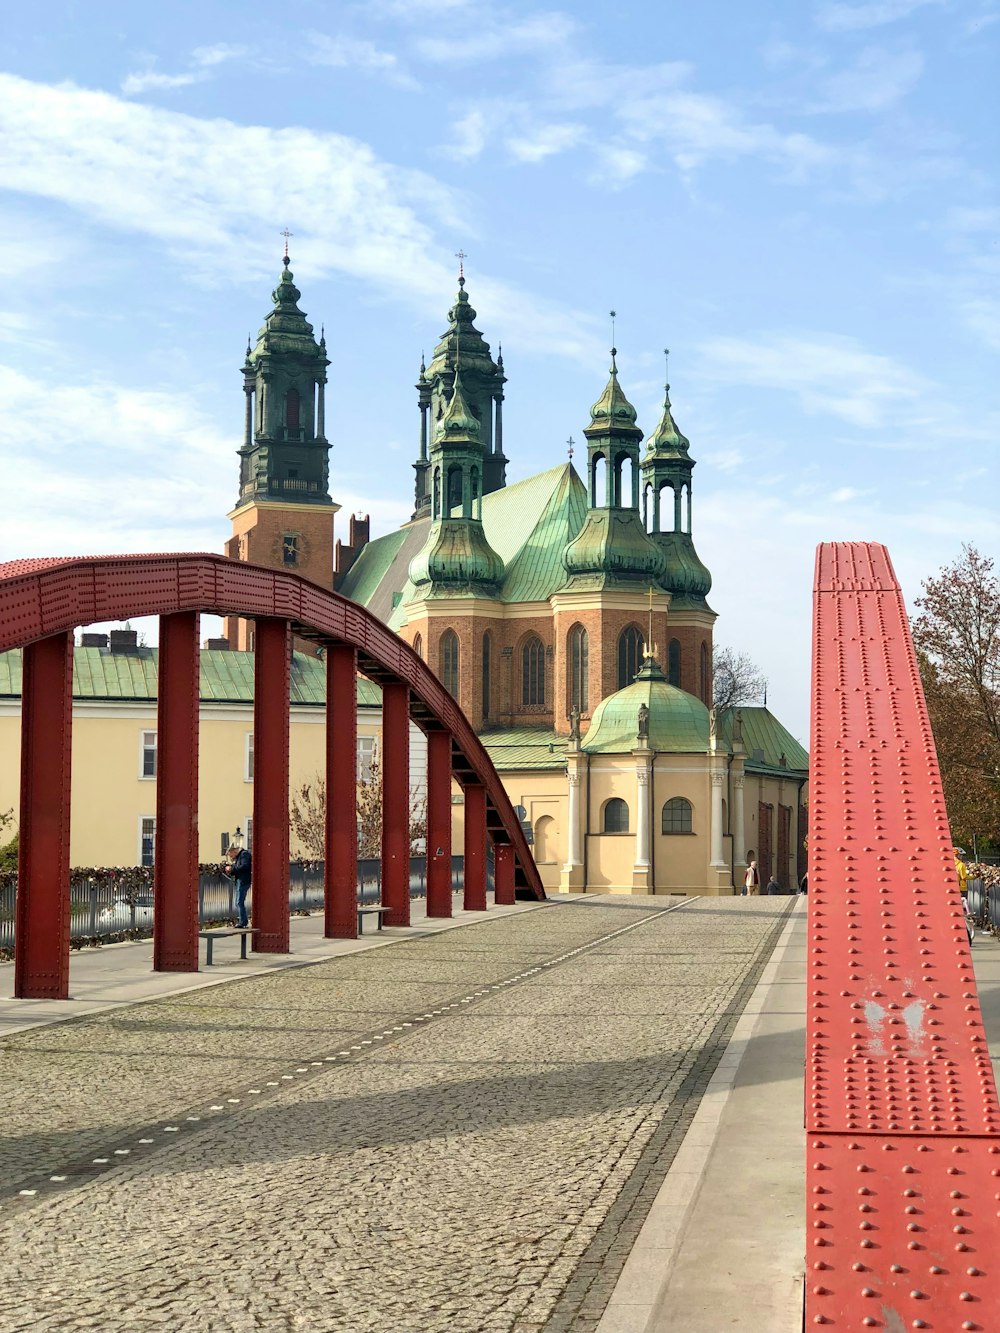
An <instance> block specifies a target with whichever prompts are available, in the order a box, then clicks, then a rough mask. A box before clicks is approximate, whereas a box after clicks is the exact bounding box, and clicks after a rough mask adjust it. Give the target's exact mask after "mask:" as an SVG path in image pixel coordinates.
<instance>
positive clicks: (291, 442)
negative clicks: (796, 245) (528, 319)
mask: <svg viewBox="0 0 1000 1333" xmlns="http://www.w3.org/2000/svg"><path fill="white" fill-rule="evenodd" d="M299 300H300V292H299V290H298V288H297V287H296V286H295V284H294V281H293V277H292V273H291V269H290V263H289V260H288V258H287V256H286V259H285V262H284V265H283V269H282V272H281V275H280V279H279V282H278V285H277V287H276V289H275V292H274V294H273V306H272V309H271V311H270V312H269V313H268V315H267V317H266V318H265V321H264V324H263V326H262V328H261V330H260V332H259V334H258V336H257V340H256V343H255V345H252V346H250V345H248V347H247V352H246V358H245V361H244V366H243V388H244V394H245V413H244V431H243V439H242V444H241V447H240V448H239V450H238V455H239V459H240V464H239V491H238V498H237V503H236V505H235V507H234V509H233V510H232V511H231V513H230V515H229V518H230V520H231V523H232V536H231V538H230V539H229V541H228V542H227V543H226V554H227V555H229V556H230V557H231V558H233V559H237V560H246V561H249V562H251V563H255V564H261V565H266V566H270V567H272V568H284V569H291V570H294V571H295V572H296V573H299V574H301V575H303V576H305V577H307V578H310V579H312V580H314V581H315V582H317V583H319V584H321V585H322V586H324V587H327V588H330V587H332V588H335V589H336V590H337V591H338V592H340V593H341V594H342V595H344V596H347V597H349V598H351V599H352V600H355V601H357V602H359V603H361V604H363V605H364V606H366V607H367V608H368V609H369V610H370V611H372V612H374V613H375V614H376V615H377V616H379V617H380V618H381V619H382V620H384V621H385V622H386V623H387V624H389V625H390V627H391V628H393V629H394V630H396V631H397V632H398V633H399V634H401V635H402V636H403V637H404V638H405V639H407V641H408V642H409V643H410V644H411V645H412V646H413V647H414V648H415V650H416V651H417V652H419V653H420V655H421V656H423V657H424V659H425V660H426V661H427V662H428V664H429V665H430V666H431V667H432V669H433V670H435V671H436V672H437V674H438V675H439V676H440V678H441V679H442V681H443V683H444V684H445V685H446V687H447V688H448V689H449V690H450V691H451V692H452V693H453V694H454V695H455V697H456V698H457V699H458V701H459V702H460V704H461V705H462V708H463V709H464V711H465V712H466V714H467V716H468V717H469V718H470V720H471V721H472V723H473V725H474V726H475V728H476V730H477V731H478V732H479V734H480V736H481V739H482V740H483V742H484V744H485V745H486V747H487V748H488V750H489V752H490V754H491V757H492V758H493V760H494V763H495V764H496V767H497V769H498V771H499V772H500V774H501V776H502V778H503V780H504V783H505V786H506V787H507V790H508V792H509V794H510V797H511V800H512V802H513V803H514V804H515V805H516V806H520V807H522V811H523V819H524V822H525V824H526V826H527V827H529V828H530V830H531V833H532V835H533V839H534V853H535V858H536V861H537V862H538V865H539V869H540V872H541V875H542V879H543V882H544V884H545V886H546V889H547V890H548V891H549V892H572V893H578V892H585V891H587V890H591V891H595V892H609V891H610V892H618V893H688V894H690V893H711V894H731V893H733V892H734V891H736V892H738V891H739V888H740V887H741V886H742V884H743V876H744V871H745V867H746V862H747V859H748V857H749V856H751V855H752V856H753V857H754V858H755V859H756V860H757V862H758V865H759V869H760V874H761V883H762V885H763V883H764V882H765V881H766V879H767V877H768V876H769V875H770V874H771V873H773V874H774V875H775V877H776V878H777V880H778V882H779V884H781V886H782V887H783V888H785V889H789V888H793V887H794V886H795V885H796V883H797V881H798V878H799V876H800V875H801V873H802V871H803V870H804V868H805V865H804V851H803V841H804V835H805V816H804V804H805V797H806V789H807V779H808V772H807V765H808V757H807V755H806V752H805V751H804V750H803V749H802V747H801V746H800V745H799V744H798V742H797V741H796V740H795V739H794V738H793V737H792V736H791V735H790V734H789V733H788V732H787V731H786V729H785V728H784V727H783V726H782V725H781V723H780V722H779V721H778V720H777V718H775V717H774V716H773V714H771V713H770V712H769V711H768V710H767V708H766V707H758V706H754V707H743V708H742V709H741V710H738V711H737V710H726V711H723V712H717V711H716V710H715V709H713V708H712V707H711V703H712V641H713V633H714V624H715V620H716V615H715V612H714V611H712V609H711V607H710V606H709V604H708V601H707V595H708V593H709V591H710V589H711V586H712V577H711V575H710V574H709V571H708V570H707V569H706V568H705V566H704V564H703V563H702V562H701V560H700V559H699V557H698V555H697V553H696V551H695V547H694V541H693V536H692V499H691V490H692V472H693V468H694V466H695V463H694V460H693V458H692V457H691V455H690V447H689V441H688V440H687V439H686V438H685V436H684V435H683V434H682V433H681V432H680V430H679V429H678V427H677V425H676V422H675V421H674V417H673V409H672V406H671V402H670V396H669V386H667V388H666V390H665V394H664V406H663V412H662V416H661V419H660V421H659V423H658V426H657V428H656V430H655V431H654V432H653V433H652V434H651V435H650V436H649V437H648V439H646V441H645V449H643V438H644V437H643V432H642V430H641V429H640V428H639V427H638V425H637V423H636V413H635V409H634V408H633V407H632V405H631V404H630V403H629V401H628V399H627V397H626V395H625V392H624V390H623V389H622V387H621V384H620V382H619V372H618V365H617V352H616V351H615V350H614V349H612V352H611V365H610V371H609V373H608V379H607V383H606V386H605V388H604V390H603V392H602V393H601V394H600V396H599V397H598V399H597V401H596V402H595V403H594V405H593V407H592V408H591V409H590V412H589V422H588V424H587V425H586V426H585V428H584V436H585V439H586V467H585V470H584V475H583V476H581V475H580V473H578V472H577V470H576V468H575V467H574V466H573V463H572V461H568V462H566V463H563V464H561V465H560V466H558V467H554V468H549V469H548V470H546V471H543V472H541V473H539V474H536V475H535V476H532V477H528V478H526V479H524V480H520V481H516V482H512V483H511V484H508V483H507V480H506V470H507V457H506V455H505V453H504V438H503V417H502V404H503V401H504V389H505V386H506V384H507V380H506V376H505V374H504V368H503V361H502V358H500V357H498V358H497V359H496V360H494V358H493V357H492V355H491V353H490V348H489V344H488V343H487V342H486V341H485V339H484V338H483V336H482V334H481V333H480V332H479V331H478V329H477V328H476V327H475V324H474V320H475V319H476V312H475V311H474V310H473V309H472V306H471V304H470V302H469V297H468V294H467V292H466V290H465V280H464V276H462V277H460V278H459V290H458V294H457V296H456V299H455V301H454V303H453V305H452V308H451V309H450V310H449V313H448V327H447V329H446V330H445V332H444V334H443V335H442V337H441V340H440V342H439V343H438V345H437V347H436V348H435V351H434V354H433V356H432V358H431V361H430V363H429V365H426V366H425V365H423V364H421V368H420V374H419V377H418V381H417V385H416V389H417V396H418V408H419V414H420V441H419V452H418V456H417V459H416V461H415V463H414V465H413V466H414V474H415V485H414V510H413V514H412V517H411V519H410V521H409V522H408V523H406V524H405V525H404V526H403V527H402V528H400V529H398V530H397V531H395V532H391V533H389V534H387V535H386V536H383V537H380V538H377V539H376V540H374V541H371V540H369V536H368V521H367V519H365V520H358V519H356V518H352V519H351V520H350V526H349V533H348V541H347V542H346V543H345V542H343V541H341V540H338V541H336V542H335V541H334V522H335V515H336V513H337V511H338V509H339V505H337V504H336V503H335V501H334V499H333V497H332V495H331V487H330V468H329V456H330V444H329V442H328V441H327V439H326V433H325V409H324V395H325V384H326V368H327V366H328V365H329V362H328V360H327V357H326V348H325V343H324V340H323V339H322V337H321V338H320V339H319V341H317V340H316V339H315V336H314V333H313V329H312V325H311V324H310V323H309V322H308V320H307V319H306V317H305V315H304V313H303V312H302V310H301V309H300V307H299V304H298V302H299ZM400 482H401V484H402V478H401V479H400ZM297 646H298V645H297ZM301 647H302V648H303V649H304V650H305V651H302V652H296V653H295V654H294V656H293V672H292V696H291V701H290V713H291V727H290V733H291V765H292V768H291V785H292V790H293V791H295V790H297V788H298V787H299V786H301V785H302V783H304V782H309V781H311V780H313V779H314V777H315V775H316V774H317V773H319V772H320V771H321V770H322V766H323V748H324V735H325V725H324V723H325V718H324V706H323V700H324V684H323V681H324V665H323V662H322V660H321V659H320V658H318V657H317V656H316V655H315V652H314V650H313V649H311V648H310V647H309V645H301ZM74 656H75V662H74V735H73V771H74V807H73V810H72V820H71V830H72V831H71V843H72V847H71V859H72V861H73V863H74V864H75V865H128V864H138V863H146V864H149V863H150V862H151V860H152V857H153V855H154V854H155V819H154V815H153V812H154V811H155V781H156V779H155V765H156V730H155V728H156V707H155V697H156V656H157V654H156V649H155V648H146V647H143V646H141V645H140V644H139V643H138V642H137V641H136V637H135V635H134V633H132V632H130V631H129V630H120V631H116V632H113V633H112V634H111V636H110V638H106V637H105V636H98V635H94V634H86V633H85V634H84V635H82V636H81V643H80V645H79V646H78V647H77V648H76V650H75V654H74ZM19 672H20V660H19V654H17V653H9V654H6V655H3V656H0V756H3V762H2V764H0V810H5V809H8V808H10V807H14V809H15V810H16V808H17V781H18V778H17V773H18V764H17V753H18V743H19V733H18V726H19V721H18V713H19V696H20V677H19ZM201 677H202V703H201V723H200V755H201V779H200V782H201V791H200V803H201V804H200V821H199V822H200V830H201V835H200V838H201V846H200V858H201V859H202V860H203V861H214V860H218V859H219V857H220V854H221V849H222V846H223V843H224V841H225V839H226V838H228V837H229V836H230V835H231V834H232V833H233V832H234V831H235V830H236V828H237V827H240V828H242V829H244V830H246V829H247V825H248V821H249V819H250V816H251V806H252V785H251V784H252V777H253V702H252V688H253V625H252V622H251V623H249V624H248V623H246V622H240V621H232V622H227V624H226V627H225V637H224V638H222V639H213V640H209V641H208V642H207V643H206V646H205V648H204V649H203V651H202V657H201ZM380 730H381V710H380V696H379V691H378V689H377V687H376V686H374V685H373V684H371V683H370V682H368V681H366V680H364V679H363V678H361V679H359V683H358V735H359V752H360V753H359V759H360V762H361V766H362V767H363V766H364V765H365V764H366V763H367V762H368V761H370V759H371V757H372V755H373V754H374V753H375V752H377V748H378V737H379V734H380ZM411 755H412V757H411V778H412V780H413V781H414V782H415V783H417V784H418V785H419V783H420V782H421V781H422V776H423V772H424V768H423V746H422V737H421V736H420V733H419V731H418V730H417V729H416V728H414V727H412V726H411ZM453 800H454V805H453V811H454V819H455V829H454V836H455V838H456V839H460V838H461V834H462V810H461V804H460V802H461V797H460V795H459V793H458V789H457V788H456V794H455V796H454V798H453ZM455 845H456V846H459V847H460V846H461V842H460V841H456V843H455ZM294 850H295V849H294V847H293V852H294Z"/></svg>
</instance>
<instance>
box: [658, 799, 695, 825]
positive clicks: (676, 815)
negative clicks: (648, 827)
mask: <svg viewBox="0 0 1000 1333" xmlns="http://www.w3.org/2000/svg"><path fill="white" fill-rule="evenodd" d="M660 827H661V830H662V832H664V833H691V832H693V829H692V828H691V802H690V801H685V799H684V797H683V796H675V797H674V798H673V800H671V801H668V802H667V803H666V805H665V806H664V807H663V815H662V819H661V825H660Z"/></svg>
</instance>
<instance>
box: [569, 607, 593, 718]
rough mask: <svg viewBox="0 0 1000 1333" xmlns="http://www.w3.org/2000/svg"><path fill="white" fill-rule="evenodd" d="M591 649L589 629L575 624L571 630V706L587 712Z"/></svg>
mask: <svg viewBox="0 0 1000 1333" xmlns="http://www.w3.org/2000/svg"><path fill="white" fill-rule="evenodd" d="M589 651H590V648H589V643H588V636H587V631H586V630H585V629H584V628H583V626H582V625H574V626H573V628H572V629H571V630H570V632H569V706H570V708H578V709H579V710H580V712H581V713H586V712H587V696H588V693H589V691H588V685H589V681H588V671H589V663H588V660H587V659H588V655H589Z"/></svg>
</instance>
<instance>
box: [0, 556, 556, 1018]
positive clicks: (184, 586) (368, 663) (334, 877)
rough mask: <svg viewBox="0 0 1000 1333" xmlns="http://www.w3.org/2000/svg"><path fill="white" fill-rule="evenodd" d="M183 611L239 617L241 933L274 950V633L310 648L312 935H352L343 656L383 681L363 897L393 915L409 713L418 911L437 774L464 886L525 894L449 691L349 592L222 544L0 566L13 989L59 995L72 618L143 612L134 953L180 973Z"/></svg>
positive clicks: (404, 813)
mask: <svg viewBox="0 0 1000 1333" xmlns="http://www.w3.org/2000/svg"><path fill="white" fill-rule="evenodd" d="M202 612H208V613H213V614H216V615H222V616H240V617H245V618H247V619H252V620H254V622H255V658H254V662H255V665H254V673H255V678H254V773H255V780H254V798H253V801H254V804H253V810H254V823H253V851H254V924H255V925H256V926H258V927H259V934H257V935H255V936H254V937H253V938H254V948H255V949H257V950H259V951H261V952H272V953H285V952H287V951H288V946H289V914H288V854H289V835H288V797H289V791H288V786H289V778H288V738H289V708H288V699H289V682H290V669H291V651H290V649H291V639H292V636H293V635H295V636H299V637H302V638H308V639H312V640H314V641H316V642H318V643H321V644H323V645H324V647H325V649H326V653H325V656H326V662H327V735H326V784H327V826H326V882H325V923H324V929H325V934H326V935H327V936H328V937H335V938H353V937H354V936H355V935H356V934H357V913H356V910H355V904H356V885H357V821H356V813H355V810H356V771H357V712H356V709H357V704H356V687H355V678H356V674H357V672H358V671H361V672H362V673H363V674H364V675H366V676H368V677H369V678H370V679H372V680H374V681H376V682H377V683H378V684H379V685H380V686H381V687H382V695H383V713H382V719H383V731H382V734H383V827H382V885H383V889H382V901H383V902H384V903H385V904H386V905H387V906H388V907H389V908H390V912H389V914H388V915H387V917H386V920H387V921H388V922H389V924H390V925H409V921H410V894H409V880H410V852H409V844H410V838H409V725H408V722H409V719H410V718H412V719H413V721H414V722H415V723H416V724H417V725H418V726H419V727H420V728H421V729H422V730H423V731H424V732H425V734H426V736H427V911H428V915H430V916H450V915H451V783H452V778H453V777H454V778H455V779H456V780H457V781H458V782H459V783H460V784H461V786H462V787H463V789H464V793H465V847H464V851H465V897H464V905H465V907H466V908H469V909H473V910H475V909H479V910H484V909H485V907H486V841H487V838H489V839H490V840H491V841H492V844H493V850H494V883H495V901H496V902H497V903H500V904H503V903H512V902H514V901H515V897H516V894H517V892H518V890H520V891H521V894H522V896H529V897H534V898H537V899H544V897H545V892H544V889H543V888H542V884H541V880H540V878H539V875H538V870H537V868H536V866H535V863H534V860H533V859H532V856H531V853H530V851H529V850H528V846H527V843H526V841H525V838H524V834H523V831H522V829H521V824H520V821H519V820H518V818H517V816H516V814H515V813H514V810H513V807H512V806H511V803H510V800H509V798H508V797H507V793H506V791H505V790H504V787H503V784H502V783H501V781H500V778H499V775H498V774H497V772H496V769H495V768H494V767H493V763H492V761H491V759H490V758H489V755H488V754H487V753H486V751H485V749H484V748H483V746H482V744H481V743H480V741H479V739H478V737H477V736H476V733H475V732H474V731H473V729H472V727H471V726H470V724H469V722H468V721H467V719H466V717H465V715H464V714H463V713H462V711H461V709H460V708H459V706H458V704H457V703H456V701H455V700H454V699H453V698H452V696H451V695H450V694H449V693H448V691H447V690H446V689H445V688H444V686H443V685H442V684H441V682H440V681H439V680H438V678H437V677H436V676H435V675H434V673H433V672H432V671H431V670H430V668H429V667H428V666H427V665H426V663H425V662H423V661H422V660H421V658H420V657H419V656H418V655H417V654H416V653H415V652H414V651H413V650H412V649H411V648H410V647H409V645H408V644H406V643H404V642H403V640H402V639H400V638H399V637H398V635H396V634H394V633H393V632H392V631H391V630H389V629H388V628H387V627H386V626H385V625H384V624H382V622H381V621H379V620H377V619H376V618H375V617H374V616H372V615H371V614H370V613H369V612H368V611H366V610H365V609H364V608H363V607H360V606H358V605H357V604H356V603H354V602H351V601H348V600H347V599H346V598H344V597H340V596H338V595H337V594H336V593H333V592H327V591H326V590H325V589H323V588H320V587H319V586H318V585H317V584H314V583H311V582H309V581H308V580H306V579H303V578H301V577H300V576H298V575H295V574H289V573H284V572H276V571H274V570H269V569H264V568H261V567H258V566H254V565H248V564H244V563H242V562H238V561H234V560H230V559H228V558H226V557H223V556H216V555H204V554H189V555H140V556H112V557H87V558H80V559H42V560H23V561H17V562H14V563H12V564H7V565H0V652H6V651H7V650H8V649H11V648H22V649H23V671H22V696H21V795H20V830H19V832H20V841H19V861H18V895H17V915H16V921H15V943H16V950H15V995H16V996H18V997H28V998H32V997H36V998H37V997H44V998H49V999H53V998H56V999H65V998H66V997H67V996H68V993H69V924H70V923H69V869H70V865H69V847H70V843H69V833H70V794H71V771H70V744H71V737H72V716H73V699H72V683H73V631H74V630H75V629H76V628H77V627H78V626H81V625H88V624H93V623H95V622H100V621H107V620H125V619H129V618H132V617H137V616H151V615H155V616H159V618H160V647H159V686H158V702H157V710H158V716H157V728H158V737H157V748H158V755H157V789H156V820H157V823H156V829H157V850H156V861H155V869H154V897H155V900H156V904H157V907H156V912H155V915H154V925H153V966H154V968H155V969H157V970H159V971H197V969H198V934H197V931H198V710H199V698H200V690H199V684H200V681H199V646H198V639H199V635H198V624H199V619H198V618H199V615H200V614H201V613H202Z"/></svg>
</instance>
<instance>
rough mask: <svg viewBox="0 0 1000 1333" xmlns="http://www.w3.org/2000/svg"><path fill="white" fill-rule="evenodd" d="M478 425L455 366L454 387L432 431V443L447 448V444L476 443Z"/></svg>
mask: <svg viewBox="0 0 1000 1333" xmlns="http://www.w3.org/2000/svg"><path fill="white" fill-rule="evenodd" d="M479 434H480V427H479V422H478V421H477V420H476V418H475V416H474V415H473V412H472V408H471V407H470V406H469V404H468V403H467V402H466V399H465V394H464V393H463V392H462V384H461V380H460V379H459V373H458V367H457V366H456V368H455V387H454V390H453V392H452V395H451V402H450V403H449V404H448V406H447V408H446V409H445V413H444V416H443V417H442V418H441V420H440V421H439V422H438V426H437V430H436V431H435V432H434V443H435V445H436V446H437V447H438V448H447V447H448V445H449V444H456V445H462V446H467V445H470V444H474V445H478V443H479Z"/></svg>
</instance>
